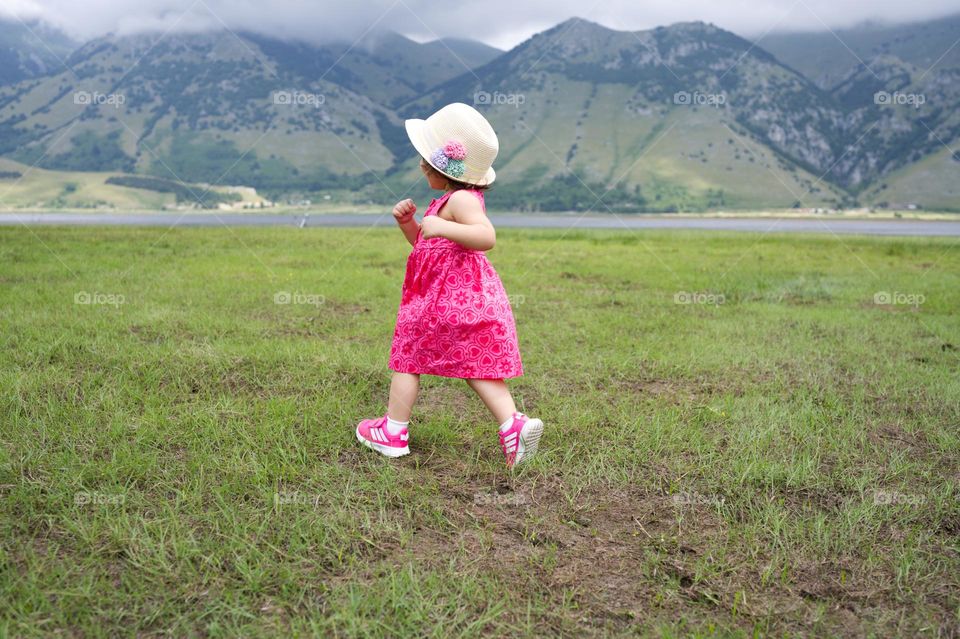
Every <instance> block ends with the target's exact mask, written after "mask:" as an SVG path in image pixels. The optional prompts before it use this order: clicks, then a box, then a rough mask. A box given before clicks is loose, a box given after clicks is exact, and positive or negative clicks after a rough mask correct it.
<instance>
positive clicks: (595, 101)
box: [404, 19, 844, 211]
mask: <svg viewBox="0 0 960 639" xmlns="http://www.w3.org/2000/svg"><path fill="white" fill-rule="evenodd" d="M452 101H462V102H469V103H476V104H477V106H478V108H480V109H481V110H482V111H483V112H484V114H485V115H487V116H488V117H489V118H490V119H491V121H492V122H493V123H494V126H495V128H497V130H498V131H500V132H501V134H500V138H501V145H502V146H501V155H500V161H499V165H500V168H501V174H502V175H504V176H505V180H504V183H505V185H509V184H510V183H511V182H515V183H516V184H518V185H522V188H523V189H524V190H525V191H526V192H527V193H528V194H529V196H530V197H529V198H528V199H529V202H528V203H529V205H530V206H536V202H537V201H541V202H542V201H544V200H548V199H549V198H551V197H552V194H553V193H557V192H561V193H563V192H566V191H569V190H570V189H575V190H579V191H582V193H581V194H580V196H581V197H582V199H583V202H587V203H589V202H593V201H595V200H596V199H597V197H596V196H598V195H600V194H601V193H603V192H604V191H605V190H606V189H612V191H613V197H611V200H614V201H619V202H621V203H626V204H627V207H626V208H632V207H633V206H642V207H645V208H655V209H656V208H663V209H670V208H691V207H693V208H697V207H699V208H702V207H707V206H710V207H727V206H728V207H742V206H757V205H763V204H761V203H765V204H766V205H767V206H791V205H793V204H795V203H797V201H798V200H799V201H801V203H802V204H807V205H822V204H825V203H827V202H839V201H840V200H842V199H843V197H844V196H843V194H842V192H841V191H839V190H837V189H835V188H833V187H831V186H830V185H829V184H825V183H824V182H823V181H820V180H819V179H818V178H819V176H820V175H821V174H822V173H824V172H827V170H828V167H829V166H830V164H831V163H833V162H834V161H835V160H836V158H837V157H838V156H839V155H840V154H841V153H842V150H841V144H842V143H838V142H837V141H838V140H841V139H842V138H843V135H844V132H843V129H842V121H843V114H842V112H841V110H840V108H839V106H838V105H837V104H836V103H835V100H834V99H833V98H832V97H831V96H830V95H828V94H827V93H825V92H824V91H822V90H820V89H819V88H818V87H816V86H814V85H813V84H812V83H810V82H809V81H808V80H807V79H806V78H804V77H803V76H801V75H800V74H798V73H796V72H795V71H793V70H791V69H789V68H787V67H784V66H783V65H781V64H779V63H778V62H777V61H776V60H775V59H774V58H773V57H772V56H770V55H769V54H768V53H766V52H765V51H763V50H759V49H756V48H755V47H752V45H751V43H749V42H747V41H746V40H744V39H742V38H740V37H738V36H736V35H734V34H732V33H730V32H728V31H724V30H722V29H719V28H717V27H715V26H712V25H708V24H704V23H699V22H693V23H682V24H677V25H673V26H671V27H666V28H659V29H654V30H650V31H641V32H625V31H614V30H611V29H607V28H605V27H602V26H600V25H597V24H594V23H591V22H588V21H586V20H582V19H572V20H569V21H567V22H565V23H562V24H560V25H558V26H556V27H554V28H553V29H550V30H548V31H546V32H544V33H541V34H538V35H536V36H534V37H533V38H531V39H530V40H528V41H526V42H524V43H523V44H521V45H519V46H518V47H516V48H515V49H513V50H512V51H510V52H508V53H507V54H505V55H503V56H501V57H499V58H497V59H496V60H494V61H493V62H491V63H489V64H487V65H484V66H482V67H480V68H478V69H475V70H474V72H473V73H470V74H464V75H461V76H460V77H458V78H455V79H453V80H451V81H449V82H447V83H444V84H442V85H440V86H439V87H437V88H436V89H434V91H432V92H431V93H430V94H428V95H427V96H425V97H424V98H422V99H420V100H418V101H416V102H415V103H412V104H411V105H408V106H407V107H405V108H404V115H407V116H411V115H414V114H417V113H425V112H430V111H432V110H433V109H434V108H437V107H438V106H440V105H442V104H446V103H448V102H452ZM508 176H512V177H508ZM571 176H574V177H571ZM517 188H521V187H517ZM591 191H593V193H591ZM594 193H595V194H596V195H594ZM597 206H599V210H601V211H602V210H604V208H603V206H601V205H599V204H597Z"/></svg>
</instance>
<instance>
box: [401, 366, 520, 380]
mask: <svg viewBox="0 0 960 639" xmlns="http://www.w3.org/2000/svg"><path fill="white" fill-rule="evenodd" d="M387 368H388V369H389V370H391V371H393V372H394V373H406V374H408V375H432V376H433V377H448V378H450V379H516V378H518V377H523V371H520V372H519V373H515V374H513V375H495V376H489V375H450V374H447V373H437V372H433V371H429V370H418V371H414V370H405V371H401V370H397V369H396V368H393V367H392V366H388V367H387Z"/></svg>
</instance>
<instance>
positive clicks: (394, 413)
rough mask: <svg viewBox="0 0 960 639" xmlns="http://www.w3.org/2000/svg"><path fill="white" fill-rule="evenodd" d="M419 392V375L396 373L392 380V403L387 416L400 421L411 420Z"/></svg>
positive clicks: (388, 407)
mask: <svg viewBox="0 0 960 639" xmlns="http://www.w3.org/2000/svg"><path fill="white" fill-rule="evenodd" d="M419 392H420V376H419V375H414V374H412V373H394V374H393V379H392V380H391V381H390V404H389V405H388V406H387V417H389V418H390V419H392V420H395V421H398V422H409V421H410V415H411V413H413V405H414V403H416V401H417V394H418V393H419Z"/></svg>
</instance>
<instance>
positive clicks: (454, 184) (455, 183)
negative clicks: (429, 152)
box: [420, 156, 490, 191]
mask: <svg viewBox="0 0 960 639" xmlns="http://www.w3.org/2000/svg"><path fill="white" fill-rule="evenodd" d="M420 162H421V163H422V164H424V165H425V166H426V167H427V170H428V171H430V172H431V173H433V174H435V175H438V176H440V177H442V178H443V179H444V180H446V181H447V184H448V185H449V186H450V187H451V190H453V191H459V190H460V189H470V190H472V191H486V190H487V189H489V188H490V185H488V184H484V185H482V186H481V185H478V184H470V183H468V182H461V181H460V180H454V179H453V178H452V177H447V176H446V175H444V174H443V173H441V172H440V171H438V170H437V169H436V168H435V167H434V166H433V165H432V164H430V162H428V161H427V159H426V158H424V157H423V156H420Z"/></svg>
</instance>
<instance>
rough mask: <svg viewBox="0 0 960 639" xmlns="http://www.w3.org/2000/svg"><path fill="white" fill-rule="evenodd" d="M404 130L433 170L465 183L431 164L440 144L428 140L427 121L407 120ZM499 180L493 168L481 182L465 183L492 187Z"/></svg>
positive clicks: (488, 170) (460, 178) (489, 169)
mask: <svg viewBox="0 0 960 639" xmlns="http://www.w3.org/2000/svg"><path fill="white" fill-rule="evenodd" d="M403 124H404V128H406V130H407V137H408V138H410V143H411V144H413V148H415V149H416V150H417V153H419V154H420V156H421V157H422V158H423V159H424V160H426V161H427V163H428V164H430V166H432V167H433V170H434V171H436V172H438V173H441V174H443V175H445V176H447V177H448V178H450V179H451V180H456V181H457V182H464V180H463V178H462V177H459V178H458V177H454V176H452V175H450V174H449V173H446V172H445V171H441V170H440V169H438V168H437V167H435V166H433V164H432V163H430V155H431V154H432V153H433V151H434V149H435V148H436V147H437V146H439V143H437V144H434V143H433V141H432V140H430V139H428V136H427V130H426V120H417V119H413V120H406V121H405V122H404V123H403ZM496 179H497V172H496V171H494V170H493V167H492V166H491V167H490V168H488V169H487V172H486V173H485V174H484V175H483V178H481V179H480V180H479V181H477V180H471V181H469V182H464V183H465V184H473V185H474V186H490V185H491V184H493V181H494V180H496Z"/></svg>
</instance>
